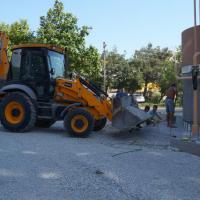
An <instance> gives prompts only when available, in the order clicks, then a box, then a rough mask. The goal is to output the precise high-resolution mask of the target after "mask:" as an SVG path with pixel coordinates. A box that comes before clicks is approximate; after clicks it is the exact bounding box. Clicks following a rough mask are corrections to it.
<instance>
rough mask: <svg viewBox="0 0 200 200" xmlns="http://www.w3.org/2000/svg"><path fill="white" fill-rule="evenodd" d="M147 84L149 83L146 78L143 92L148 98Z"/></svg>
mask: <svg viewBox="0 0 200 200" xmlns="http://www.w3.org/2000/svg"><path fill="white" fill-rule="evenodd" d="M147 85H148V82H147V80H145V83H144V92H143V96H144V97H145V98H147Z"/></svg>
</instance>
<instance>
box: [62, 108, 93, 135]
mask: <svg viewBox="0 0 200 200" xmlns="http://www.w3.org/2000/svg"><path fill="white" fill-rule="evenodd" d="M64 127H65V129H66V130H67V132H68V133H69V134H70V135H71V136H75V137H88V136H89V134H90V133H91V131H92V130H93V127H94V118H93V117H92V115H91V114H90V113H89V112H87V111H86V110H84V109H81V108H76V109H73V110H71V111H69V112H68V113H67V114H66V116H65V118H64Z"/></svg>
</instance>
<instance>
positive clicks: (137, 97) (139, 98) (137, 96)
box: [133, 93, 145, 103]
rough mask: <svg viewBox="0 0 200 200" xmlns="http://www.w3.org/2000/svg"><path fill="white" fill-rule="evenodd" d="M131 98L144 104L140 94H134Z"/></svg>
mask: <svg viewBox="0 0 200 200" xmlns="http://www.w3.org/2000/svg"><path fill="white" fill-rule="evenodd" d="M133 96H134V97H135V99H136V101H137V102H138V103H144V102H145V98H144V96H143V95H142V94H141V93H134V94H133Z"/></svg>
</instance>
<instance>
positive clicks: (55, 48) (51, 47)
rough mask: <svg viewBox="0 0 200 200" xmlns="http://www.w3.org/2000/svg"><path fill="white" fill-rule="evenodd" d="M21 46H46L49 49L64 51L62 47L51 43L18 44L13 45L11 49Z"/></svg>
mask: <svg viewBox="0 0 200 200" xmlns="http://www.w3.org/2000/svg"><path fill="white" fill-rule="evenodd" d="M21 48H47V49H49V50H53V51H57V52H59V53H64V49H63V48H60V47H57V46H55V45H51V44H19V45H14V47H13V49H21Z"/></svg>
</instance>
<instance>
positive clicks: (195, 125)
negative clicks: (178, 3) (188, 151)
mask: <svg viewBox="0 0 200 200" xmlns="http://www.w3.org/2000/svg"><path fill="white" fill-rule="evenodd" d="M196 53H197V22H196V0H194V56H193V65H194V66H197V54H196ZM198 132H199V126H198V87H197V88H196V89H194V88H193V124H192V137H197V135H198Z"/></svg>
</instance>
